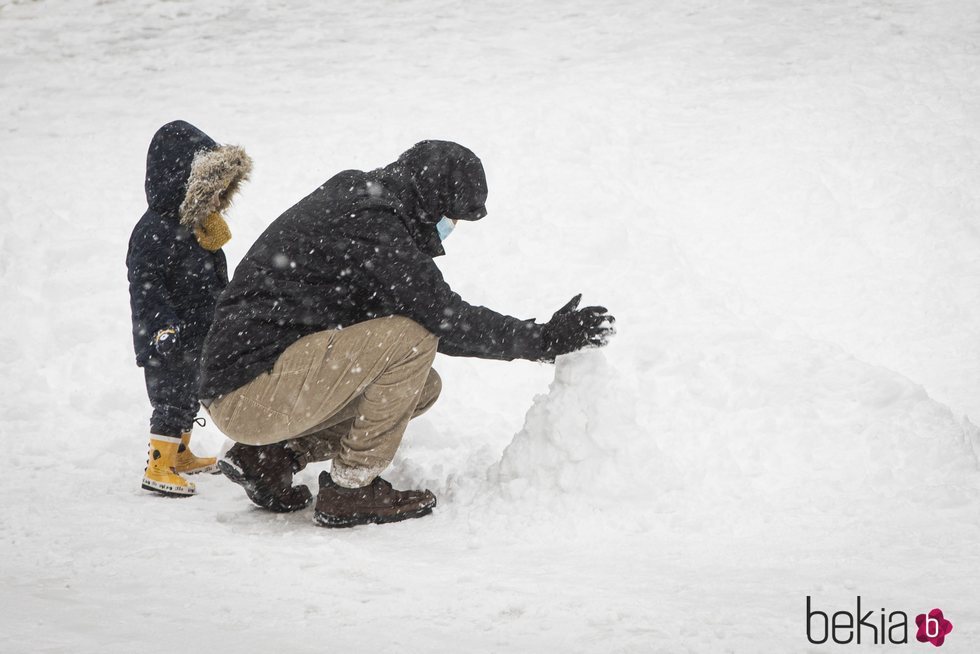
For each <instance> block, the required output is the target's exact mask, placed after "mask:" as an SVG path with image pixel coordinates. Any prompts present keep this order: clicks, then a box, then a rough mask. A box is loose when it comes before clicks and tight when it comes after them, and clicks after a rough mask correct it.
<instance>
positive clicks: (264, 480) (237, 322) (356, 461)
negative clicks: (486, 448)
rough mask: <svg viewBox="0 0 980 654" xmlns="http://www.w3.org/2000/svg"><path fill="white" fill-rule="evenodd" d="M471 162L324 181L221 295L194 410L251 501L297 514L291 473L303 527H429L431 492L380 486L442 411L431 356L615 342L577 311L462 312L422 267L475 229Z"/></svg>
mask: <svg viewBox="0 0 980 654" xmlns="http://www.w3.org/2000/svg"><path fill="white" fill-rule="evenodd" d="M486 198H487V185H486V177H485V175H484V171H483V165H482V164H481V162H480V160H479V159H478V158H477V157H476V155H474V154H473V153H472V152H470V151H469V150H467V149H466V148H464V147H462V146H460V145H457V144H455V143H448V142H444V141H424V142H422V143H419V144H417V145H415V146H414V147H412V148H411V149H410V150H408V151H407V152H405V153H404V154H403V155H402V156H401V157H399V159H398V160H397V161H395V162H394V163H392V164H390V165H388V166H386V167H384V168H381V169H379V170H374V171H371V172H361V171H354V170H349V171H345V172H342V173H340V174H338V175H336V176H335V177H333V178H331V179H330V180H328V181H327V182H326V183H325V184H323V185H322V186H321V187H319V188H318V189H316V190H315V191H313V193H311V194H310V195H308V196H307V197H306V198H304V199H303V200H301V201H300V202H299V203H298V204H296V205H295V206H293V207H292V208H290V209H289V210H288V211H286V212H285V213H284V214H283V215H282V216H280V217H279V218H278V219H276V221H275V222H273V223H272V224H271V225H270V226H269V228H268V229H267V230H266V231H265V233H263V234H262V236H260V237H259V239H258V240H257V241H256V242H255V244H254V245H253V246H252V248H251V250H249V252H248V254H246V255H245V258H244V259H243V260H242V262H241V263H240V264H239V266H238V268H237V270H236V272H235V276H234V279H233V280H232V282H231V284H230V285H229V287H228V289H227V290H226V291H225V293H224V294H223V295H222V297H221V300H220V301H219V303H218V307H217V310H216V312H215V321H214V325H213V326H212V327H211V331H210V333H209V334H208V337H207V341H206V343H205V348H204V358H203V362H202V385H201V397H202V398H210V399H209V400H202V402H203V403H204V405H205V406H206V407H208V410H209V413H210V414H211V417H212V419H213V420H214V423H215V424H216V425H217V426H218V427H219V428H220V429H221V430H222V431H223V432H224V433H225V434H226V435H228V437H229V438H231V439H232V440H234V441H236V442H237V443H236V444H235V445H234V446H233V447H232V448H231V449H230V450H229V451H228V453H227V454H226V456H225V457H224V458H223V459H222V460H221V461H219V462H218V465H219V467H220V468H221V470H222V472H224V474H225V475H226V476H228V477H229V478H230V479H232V480H233V481H235V482H237V483H239V484H241V485H242V486H243V487H244V488H245V490H246V492H247V494H248V496H249V497H250V498H251V499H252V501H253V502H255V503H256V504H258V505H259V506H262V507H264V508H266V509H269V510H272V511H295V510H298V509H301V508H303V507H305V506H306V505H308V504H309V503H310V501H312V495H311V493H310V491H309V489H307V488H306V486H303V485H300V486H293V484H292V479H293V475H294V473H296V472H297V471H299V470H301V469H302V468H303V467H304V466H305V465H306V464H308V463H310V462H314V461H322V460H327V459H333V467H332V469H331V472H330V473H327V472H323V473H322V474H321V475H320V490H319V493H318V495H317V498H316V509H315V512H314V521H315V522H316V523H317V524H319V525H322V526H326V527H346V526H351V525H356V524H364V523H383V522H394V521H397V520H404V519H406V518H415V517H419V516H423V515H426V514H427V513H429V512H430V511H431V510H432V508H433V507H434V506H435V504H436V498H435V497H434V496H433V494H432V493H430V492H429V491H427V490H425V491H416V490H408V491H398V490H395V489H393V488H392V487H391V485H390V484H389V483H388V482H386V481H384V480H383V479H382V478H381V477H380V476H379V475H380V474H381V473H382V471H384V470H385V468H387V467H388V465H389V464H390V463H391V461H392V458H393V457H394V455H395V451H396V450H397V449H398V445H399V443H400V442H401V439H402V435H403V433H404V432H405V428H406V426H407V425H408V422H409V420H410V419H412V418H413V417H415V416H418V415H420V414H422V413H424V412H425V411H426V410H428V409H429V407H431V406H432V405H433V404H434V403H435V401H436V399H437V398H438V397H439V392H440V388H441V382H440V380H439V375H438V374H437V373H436V371H435V370H433V369H432V362H433V359H434V357H435V355H436V352H437V351H439V352H442V353H444V354H449V355H454V356H469V357H481V358H487V359H504V360H512V359H530V360H534V361H554V359H555V357H556V356H558V355H560V354H564V353H567V352H572V351H574V350H578V349H580V348H583V347H588V346H599V345H603V344H604V343H605V342H606V339H607V337H608V336H609V335H610V334H611V332H612V323H613V318H612V316H610V315H608V314H607V313H606V309H605V308H603V307H588V308H585V309H577V308H576V307H577V304H578V298H577V297H576V298H574V299H573V301H572V302H570V303H569V304H567V305H566V306H565V307H563V308H562V309H560V310H559V311H558V312H557V313H556V314H555V315H554V317H553V318H552V319H551V321H549V322H548V323H545V324H537V323H535V322H534V321H533V320H519V319H517V318H512V317H510V316H506V315H502V314H499V313H497V312H495V311H491V310H490V309H487V308H485V307H481V306H473V305H470V304H467V303H466V302H464V301H463V300H462V298H460V296H459V295H457V294H456V293H454V292H453V291H452V289H450V288H449V286H448V285H447V284H446V282H445V281H444V280H443V277H442V274H441V273H440V272H439V269H438V268H437V267H436V264H435V263H434V261H433V258H434V257H437V256H440V255H442V254H444V253H445V251H444V250H443V245H442V241H443V239H445V238H446V236H448V234H449V232H450V231H451V230H452V229H453V227H454V226H455V225H456V224H457V222H458V221H475V220H479V219H481V218H483V217H484V216H485V215H486V208H485V202H486Z"/></svg>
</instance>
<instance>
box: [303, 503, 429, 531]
mask: <svg viewBox="0 0 980 654" xmlns="http://www.w3.org/2000/svg"><path fill="white" fill-rule="evenodd" d="M432 509H433V507H431V506H428V507H426V508H424V509H419V510H417V511H410V512H406V513H399V514H396V515H390V516H388V515H384V516H383V515H376V514H369V513H355V514H354V515H351V516H333V515H329V514H327V513H320V512H319V511H317V512H314V513H313V522H314V523H315V524H317V525H318V526H320V527H326V528H328V529H343V528H346V527H357V526H359V525H383V524H388V523H391V522H401V521H403V520H411V519H412V518H422V517H424V516H427V515H429V514H430V513H432Z"/></svg>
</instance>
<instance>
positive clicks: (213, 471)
mask: <svg viewBox="0 0 980 654" xmlns="http://www.w3.org/2000/svg"><path fill="white" fill-rule="evenodd" d="M176 470H177V474H178V475H203V474H208V475H218V474H221V470H220V469H219V468H218V464H217V463H212V464H211V465H209V466H204V467H203V468H194V469H193V470H181V469H180V468H177V469H176Z"/></svg>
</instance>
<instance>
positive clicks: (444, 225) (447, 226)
mask: <svg viewBox="0 0 980 654" xmlns="http://www.w3.org/2000/svg"><path fill="white" fill-rule="evenodd" d="M455 228H456V223H455V222H453V221H452V220H449V218H446V217H445V216H443V217H442V218H440V219H439V222H437V223H436V231H437V232H439V240H440V241H445V240H446V239H447V238H449V235H450V234H452V233H453V229H455Z"/></svg>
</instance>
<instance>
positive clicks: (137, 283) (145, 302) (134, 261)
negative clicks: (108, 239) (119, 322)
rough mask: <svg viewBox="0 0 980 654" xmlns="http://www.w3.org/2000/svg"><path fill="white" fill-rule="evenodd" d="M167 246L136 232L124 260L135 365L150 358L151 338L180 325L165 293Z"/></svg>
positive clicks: (162, 242) (152, 237)
mask: <svg viewBox="0 0 980 654" xmlns="http://www.w3.org/2000/svg"><path fill="white" fill-rule="evenodd" d="M167 255H168V242H167V241H166V240H164V239H161V238H159V237H158V238H154V236H153V235H152V234H148V233H147V232H141V231H137V232H135V233H134V234H133V238H132V239H131V240H130V244H129V252H128V254H127V256H126V267H127V268H128V269H129V274H128V277H129V302H130V308H131V309H132V312H133V344H134V346H135V349H136V359H137V362H138V363H139V364H140V365H142V364H144V363H145V362H146V359H147V358H148V357H149V356H150V353H151V352H150V349H151V339H152V338H153V335H154V334H156V333H157V332H158V331H160V330H161V329H163V328H165V327H172V326H176V325H178V324H179V321H178V319H177V315H176V313H175V312H174V309H173V305H172V302H171V300H170V298H169V295H168V291H167V264H168V261H167Z"/></svg>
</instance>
